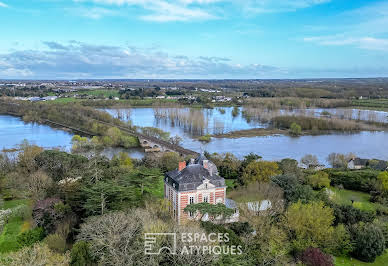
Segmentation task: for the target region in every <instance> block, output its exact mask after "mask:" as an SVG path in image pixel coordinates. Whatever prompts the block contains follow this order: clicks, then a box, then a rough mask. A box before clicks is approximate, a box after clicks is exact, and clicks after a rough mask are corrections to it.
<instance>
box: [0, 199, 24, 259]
mask: <svg viewBox="0 0 388 266" xmlns="http://www.w3.org/2000/svg"><path fill="white" fill-rule="evenodd" d="M26 204H28V200H25V199H18V200H10V201H4V204H3V205H2V206H0V209H9V208H15V207H17V206H20V205H26ZM26 226H27V227H29V226H28V224H26V223H25V221H23V219H22V217H12V218H11V219H10V220H9V221H8V223H7V224H6V225H4V228H3V231H2V232H1V234H0V253H5V252H9V251H14V250H17V248H18V245H17V241H16V239H17V236H18V234H19V233H20V232H21V230H22V228H23V227H24V230H25V229H26Z"/></svg>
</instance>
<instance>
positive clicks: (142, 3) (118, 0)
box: [73, 0, 331, 22]
mask: <svg viewBox="0 0 388 266" xmlns="http://www.w3.org/2000/svg"><path fill="white" fill-rule="evenodd" d="M73 1H74V2H92V3H94V4H99V5H115V6H119V7H123V6H137V7H140V8H142V9H143V10H144V11H145V12H146V14H144V15H140V16H139V18H141V19H143V20H148V21H158V22H169V21H192V20H210V19H217V18H219V17H220V16H219V14H224V13H228V12H230V11H229V10H227V8H226V7H229V8H231V10H233V11H231V12H243V13H250V14H252V13H254V14H257V13H272V12H288V11H295V10H297V9H301V8H307V7H311V6H314V5H319V4H323V3H328V2H330V1H331V0H73Z"/></svg>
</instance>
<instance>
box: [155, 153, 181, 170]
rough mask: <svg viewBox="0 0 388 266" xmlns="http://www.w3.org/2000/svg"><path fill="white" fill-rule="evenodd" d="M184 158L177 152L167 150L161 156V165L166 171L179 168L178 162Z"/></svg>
mask: <svg viewBox="0 0 388 266" xmlns="http://www.w3.org/2000/svg"><path fill="white" fill-rule="evenodd" d="M182 160H183V159H182V157H181V156H179V154H178V153H176V152H165V153H163V155H162V156H161V157H160V160H159V165H160V168H162V170H163V171H164V172H168V171H171V170H174V169H176V168H178V164H179V162H180V161H182Z"/></svg>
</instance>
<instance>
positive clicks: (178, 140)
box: [169, 135, 183, 145]
mask: <svg viewBox="0 0 388 266" xmlns="http://www.w3.org/2000/svg"><path fill="white" fill-rule="evenodd" d="M182 140H183V139H182V138H181V137H179V136H178V135H175V136H174V137H171V138H170V139H169V142H170V143H171V144H174V145H180V143H181V142H182Z"/></svg>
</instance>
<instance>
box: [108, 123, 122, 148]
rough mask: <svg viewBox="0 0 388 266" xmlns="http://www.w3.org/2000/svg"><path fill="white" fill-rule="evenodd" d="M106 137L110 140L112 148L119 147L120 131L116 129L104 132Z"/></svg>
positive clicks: (112, 128)
mask: <svg viewBox="0 0 388 266" xmlns="http://www.w3.org/2000/svg"><path fill="white" fill-rule="evenodd" d="M106 136H108V137H109V138H110V139H111V140H112V144H113V145H114V146H119V145H120V141H121V136H122V133H121V131H120V129H118V128H117V127H111V128H109V129H108V131H107V132H106Z"/></svg>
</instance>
